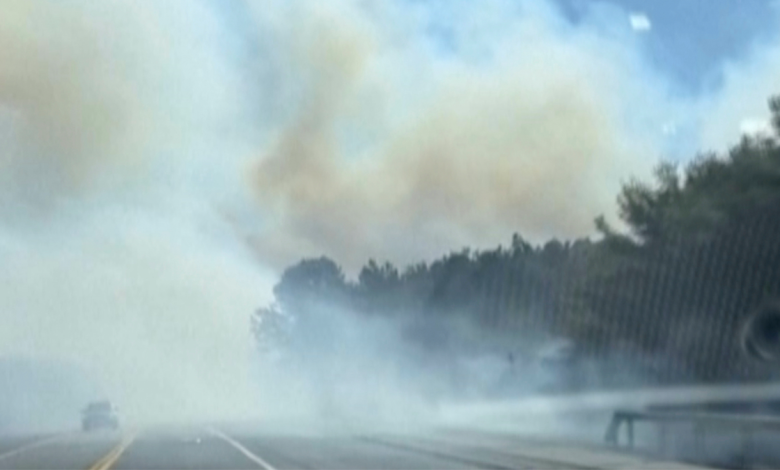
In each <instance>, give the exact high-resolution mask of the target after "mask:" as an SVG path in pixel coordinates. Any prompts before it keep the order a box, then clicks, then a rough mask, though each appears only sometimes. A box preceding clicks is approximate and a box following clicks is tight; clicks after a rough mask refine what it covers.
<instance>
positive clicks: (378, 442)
mask: <svg viewBox="0 0 780 470" xmlns="http://www.w3.org/2000/svg"><path fill="white" fill-rule="evenodd" d="M53 468H57V469H89V470H108V469H115V470H129V469H134V470H143V469H169V468H176V469H265V470H282V469H315V468H316V469H439V470H440V469H466V468H469V469H490V470H500V469H578V470H582V469H591V470H592V469H601V468H609V469H612V470H616V469H621V468H624V469H629V468H630V469H662V468H663V469H692V468H694V467H689V466H683V465H676V466H675V465H673V464H670V463H668V462H666V463H662V462H651V461H648V460H646V459H643V458H639V457H636V456H631V455H627V454H619V453H616V452H612V451H609V450H607V449H596V448H585V447H574V446H571V445H563V444H556V443H542V442H530V441H527V440H524V439H521V438H514V437H510V436H498V435H489V434H485V433H477V432H452V433H437V432H429V433H425V434H419V433H418V434H414V435H412V434H375V433H374V434H353V435H328V436H322V435H319V436H317V435H312V434H310V435H306V434H303V433H298V434H296V433H292V432H284V433H283V432H277V433H274V432H269V431H257V430H252V429H247V427H246V426H243V427H235V428H231V427H230V426H220V428H219V429H217V428H214V427H195V426H192V427H167V428H149V429H135V430H134V429H128V430H123V431H122V432H96V433H90V434H86V433H77V432H73V433H66V434H59V435H48V436H26V437H3V438H0V469H16V470H24V469H53Z"/></svg>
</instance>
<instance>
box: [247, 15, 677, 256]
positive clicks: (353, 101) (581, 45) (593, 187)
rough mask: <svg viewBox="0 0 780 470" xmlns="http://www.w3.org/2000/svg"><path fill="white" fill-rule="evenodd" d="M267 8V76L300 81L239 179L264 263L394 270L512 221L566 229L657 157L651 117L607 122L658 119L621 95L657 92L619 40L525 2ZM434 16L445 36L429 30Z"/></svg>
mask: <svg viewBox="0 0 780 470" xmlns="http://www.w3.org/2000/svg"><path fill="white" fill-rule="evenodd" d="M271 5H272V6H271V7H270V9H271V10H274V7H275V8H276V9H281V10H284V12H285V13H287V15H286V16H285V15H279V16H275V17H274V18H276V19H277V23H275V27H276V29H277V30H281V32H277V33H276V34H275V35H273V41H274V42H273V43H272V44H273V45H272V46H269V47H270V48H271V49H273V50H280V49H281V50H285V51H286V50H289V51H291V52H290V56H291V57H290V59H289V61H288V62H287V63H285V66H286V67H287V68H288V69H289V70H292V72H291V71H289V70H287V71H286V72H285V73H286V74H292V75H294V76H299V77H303V78H302V79H301V80H300V81H301V82H303V83H299V84H296V85H294V89H295V90H296V91H297V93H298V94H299V96H300V98H299V99H298V100H297V101H296V102H295V103H294V104H293V105H291V106H290V108H292V109H291V110H290V111H289V114H290V117H289V119H288V120H287V121H285V122H282V123H281V124H280V125H279V126H278V127H277V128H275V130H274V132H273V133H272V135H271V137H270V138H269V141H270V143H269V144H268V145H266V146H265V147H264V148H263V150H262V151H261V152H260V155H259V163H258V166H257V168H256V169H255V171H254V174H253V184H254V186H255V190H256V194H257V198H258V201H259V204H260V206H261V207H262V208H263V210H264V211H265V212H266V213H267V214H269V219H270V220H271V221H270V222H269V224H268V227H267V228H266V230H264V231H263V232H262V233H261V234H259V235H258V236H257V237H256V239H255V245H256V247H257V249H258V250H259V251H260V253H261V256H262V257H263V259H267V260H269V261H271V262H272V263H273V264H274V265H277V266H283V265H285V264H288V263H290V262H291V261H293V260H295V259H297V258H299V257H300V256H302V255H311V256H315V255H319V254H322V253H326V254H328V255H330V256H333V257H335V258H336V259H338V260H339V261H340V262H342V263H344V264H345V265H346V266H347V267H348V268H355V267H357V266H359V265H360V264H361V263H363V262H365V260H366V259H368V258H370V257H379V258H388V259H392V260H394V261H397V262H404V263H405V262H411V261H416V260H419V259H421V258H427V257H431V256H433V255H436V254H438V253H440V252H441V251H442V249H441V247H442V246H446V247H459V246H463V245H466V244H476V245H478V246H489V245H495V244H497V243H499V242H501V241H503V240H506V239H507V238H508V236H509V235H510V234H511V233H512V232H514V231H520V232H522V233H523V234H524V235H525V236H529V237H530V238H532V239H534V240H541V239H543V238H546V237H550V236H565V237H570V236H584V235H587V234H590V233H592V221H593V218H594V217H595V216H596V215H599V214H601V213H607V214H611V213H612V212H613V210H612V207H613V200H614V197H615V194H616V193H617V190H618V188H619V183H620V181H621V179H624V178H626V177H627V176H628V175H631V174H644V173H645V172H646V171H647V169H648V167H649V166H651V165H652V163H653V161H654V159H655V157H656V155H658V153H659V147H658V145H657V143H655V142H653V139H652V138H651V137H653V134H654V133H660V130H661V124H660V122H659V123H658V124H657V125H658V127H657V128H655V129H653V128H652V127H651V128H645V129H641V130H638V129H633V128H629V127H627V126H626V125H624V119H625V117H626V115H631V116H632V118H635V119H636V120H637V121H642V120H646V121H650V123H651V125H652V120H653V119H656V120H658V119H659V115H660V114H661V108H660V107H659V108H656V109H647V107H645V106H643V107H633V106H631V103H632V101H633V100H635V99H636V100H638V99H639V98H640V97H643V98H644V99H647V98H648V97H663V91H662V90H663V88H664V83H663V81H662V80H660V79H659V78H657V77H654V76H653V74H652V73H650V72H648V71H647V70H646V69H645V68H643V66H642V65H641V63H640V61H639V60H638V59H637V56H636V53H635V51H634V49H632V47H631V45H632V44H634V43H635V40H632V39H631V38H627V45H622V44H621V43H619V42H617V41H615V40H612V39H611V38H608V37H603V36H599V35H598V34H597V31H596V29H595V28H587V27H585V28H582V29H575V28H573V27H570V26H567V25H566V24H563V23H562V21H561V19H560V18H559V17H558V16H557V12H555V11H552V10H549V9H546V8H541V7H539V6H538V5H536V4H534V3H532V2H521V3H520V5H521V6H520V7H518V6H517V4H516V2H501V1H496V2H488V4H486V5H483V4H481V5H480V6H478V7H477V6H467V5H465V4H461V3H456V4H455V5H454V6H445V5H440V4H437V3H436V2H433V4H432V6H428V7H420V8H422V9H423V14H421V13H420V12H418V11H414V9H411V8H409V9H410V10H413V11H404V10H403V7H400V6H398V5H396V4H394V3H390V2H372V3H369V4H366V3H358V2H344V1H342V2H332V3H329V4H328V5H327V6H324V5H320V4H317V3H316V2H297V3H296V4H295V5H294V6H290V7H289V10H292V11H288V8H283V7H281V6H279V5H278V4H274V3H273V2H272V4H271ZM262 9H263V11H262V13H263V14H266V15H267V13H266V11H267V10H268V9H269V7H268V6H266V5H264V6H263V7H262ZM258 10H259V8H258ZM399 10H400V11H399ZM378 12H381V15H380V13H378ZM258 15H260V12H258ZM280 16H281V17H283V18H284V19H283V20H278V18H279V17H280ZM442 16H444V17H446V18H447V20H449V23H448V24H447V25H446V27H447V28H449V29H447V31H446V35H445V34H444V33H442V36H444V37H441V38H438V37H431V34H429V33H427V31H429V30H431V29H432V28H434V27H436V26H437V25H436V24H432V23H433V22H434V21H435V18H440V17H442ZM388 18H391V19H390V20H388ZM288 19H289V23H288V22H287V20H288ZM261 24H263V23H262V22H261ZM627 34H630V33H627ZM442 49H444V50H442ZM637 75H642V76H643V78H646V81H645V82H644V83H637V82H636V76H637ZM285 76H286V75H285ZM654 87H655V89H654ZM658 90H660V91H658ZM643 101H644V100H643ZM659 101H660V102H663V99H661V100H659ZM656 140H657V139H656Z"/></svg>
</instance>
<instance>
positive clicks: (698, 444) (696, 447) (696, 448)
mask: <svg viewBox="0 0 780 470" xmlns="http://www.w3.org/2000/svg"><path fill="white" fill-rule="evenodd" d="M693 452H694V453H695V454H696V459H697V460H699V461H701V460H702V459H704V457H705V456H704V425H702V424H701V423H700V422H695V423H694V424H693Z"/></svg>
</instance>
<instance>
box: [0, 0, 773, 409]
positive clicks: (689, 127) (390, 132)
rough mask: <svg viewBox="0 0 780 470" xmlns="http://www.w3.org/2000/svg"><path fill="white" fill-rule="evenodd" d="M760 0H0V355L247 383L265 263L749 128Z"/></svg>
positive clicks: (506, 200)
mask: <svg viewBox="0 0 780 470" xmlns="http://www.w3.org/2000/svg"><path fill="white" fill-rule="evenodd" d="M778 18H779V17H778V10H777V6H776V4H775V3H773V2H767V1H759V0H745V1H741V2H736V1H712V0H710V1H703V0H684V1H680V0H677V1H672V0H659V1H653V2H650V1H640V0H623V1H620V2H618V1H615V2H584V1H575V0H482V1H480V2H475V1H473V0H446V1H445V0H333V1H328V2H321V1H315V0H265V1H263V2H259V1H251V0H227V1H223V0H169V1H166V2H156V1H152V0H137V1H127V0H107V1H105V2H100V3H96V2H90V1H87V0H72V1H69V2H53V1H50V0H7V1H6V2H5V3H4V12H3V15H2V16H0V355H10V356H25V357H28V356H29V357H42V358H50V357H55V358H57V359H58V360H62V361H71V362H73V363H77V364H78V365H79V367H80V370H86V371H87V372H88V373H92V374H94V375H95V376H97V377H100V378H101V380H102V383H103V384H104V385H103V387H104V390H106V393H107V394H108V395H111V396H117V397H119V398H118V400H119V401H122V402H124V403H129V404H131V405H130V406H129V408H130V409H131V410H132V409H133V405H132V404H133V403H134V404H136V405H138V404H140V403H145V404H147V405H148V404H150V403H151V404H153V405H154V407H153V410H154V411H149V408H146V414H147V416H155V415H159V411H160V410H170V409H172V408H176V409H179V410H182V411H181V413H182V414H184V415H187V414H190V415H197V414H198V413H200V412H202V411H204V410H212V409H215V407H214V406H213V403H214V402H213V398H214V397H218V396H222V395H224V393H225V391H226V390H230V391H231V393H233V394H235V396H236V399H234V400H232V402H231V404H233V405H236V406H238V404H240V403H244V402H246V401H251V399H252V398H251V397H252V393H253V392H252V388H251V384H248V382H247V380H246V379H247V377H246V376H247V374H248V372H247V371H248V370H249V368H248V367H247V364H248V362H249V361H250V360H251V354H252V348H251V337H250V336H249V320H248V318H249V315H250V314H251V312H252V311H253V310H254V309H256V308H258V307H260V306H262V305H265V304H267V303H268V302H270V301H272V286H273V284H274V283H275V282H276V279H277V278H278V276H279V274H280V273H281V272H282V270H283V269H284V268H285V267H286V266H289V265H290V264H292V263H294V262H296V261H298V260H299V259H301V258H303V257H313V256H317V257H318V256H322V255H325V256H329V257H332V258H333V259H335V260H336V261H337V262H339V263H340V264H341V265H342V266H344V268H345V270H346V271H347V273H348V275H350V276H353V275H355V273H356V272H357V270H359V268H360V266H361V265H362V264H363V263H365V262H366V261H367V260H368V259H370V258H374V259H377V260H379V261H382V260H390V261H392V262H393V263H395V264H397V265H405V264H408V263H414V262H417V261H420V260H430V259H433V258H435V257H438V256H440V255H442V254H444V253H447V252H449V251H451V250H460V249H461V248H462V247H464V246H471V247H476V248H487V247H494V246H496V245H498V244H500V243H503V244H506V243H508V242H509V240H510V239H511V235H512V233H514V232H519V233H521V234H522V235H523V236H525V237H526V238H528V239H530V240H531V241H533V242H535V243H541V242H543V241H544V240H547V239H549V238H551V237H558V238H573V237H582V236H590V235H593V233H594V230H593V220H594V218H595V217H597V216H598V215H600V214H604V215H605V216H606V217H607V218H608V219H609V220H612V221H615V197H616V195H617V192H618V191H619V189H620V186H621V184H622V183H623V182H625V181H626V180H627V179H628V178H630V177H632V176H637V177H640V178H647V177H648V175H650V173H651V170H652V168H653V166H654V165H655V164H656V163H657V162H658V161H659V160H660V159H671V160H675V161H680V162H685V161H686V160H687V159H690V158H692V157H693V156H694V155H695V154H696V152H697V151H699V150H710V149H712V150H723V149H725V148H726V147H727V145H728V144H729V143H731V142H734V141H735V140H736V139H738V138H739V136H740V134H741V133H742V132H745V131H748V132H755V131H760V130H761V129H763V128H764V127H765V122H766V117H767V111H766V99H767V98H768V97H769V96H770V95H771V94H772V93H774V92H776V91H778V90H777V89H778V78H780V30H778V28H777V27H776V26H777V24H778ZM192 358H198V359H199V360H197V361H195V360H192ZM139 363H142V364H154V367H143V368H138V367H137V366H136V365H134V364H139ZM170 377H176V378H177V380H176V381H175V384H176V385H175V386H173V385H171V384H170V382H171V381H170V380H169V378H170ZM215 378H219V380H215ZM129 382H133V383H136V384H137V386H133V387H128V386H126V384H127V383H129ZM154 384H166V393H160V391H159V389H158V388H156V387H157V386H156V385H154ZM194 391H197V393H195V392H194ZM135 411H136V412H138V413H140V410H139V409H136V410H135ZM223 411H224V410H223Z"/></svg>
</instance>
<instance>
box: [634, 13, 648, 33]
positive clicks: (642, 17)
mask: <svg viewBox="0 0 780 470" xmlns="http://www.w3.org/2000/svg"><path fill="white" fill-rule="evenodd" d="M628 22H629V24H630V25H631V29H633V30H634V31H636V32H641V33H644V32H647V31H650V30H651V29H653V23H652V22H651V21H650V18H649V17H648V16H647V15H646V14H645V13H631V14H630V15H628Z"/></svg>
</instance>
